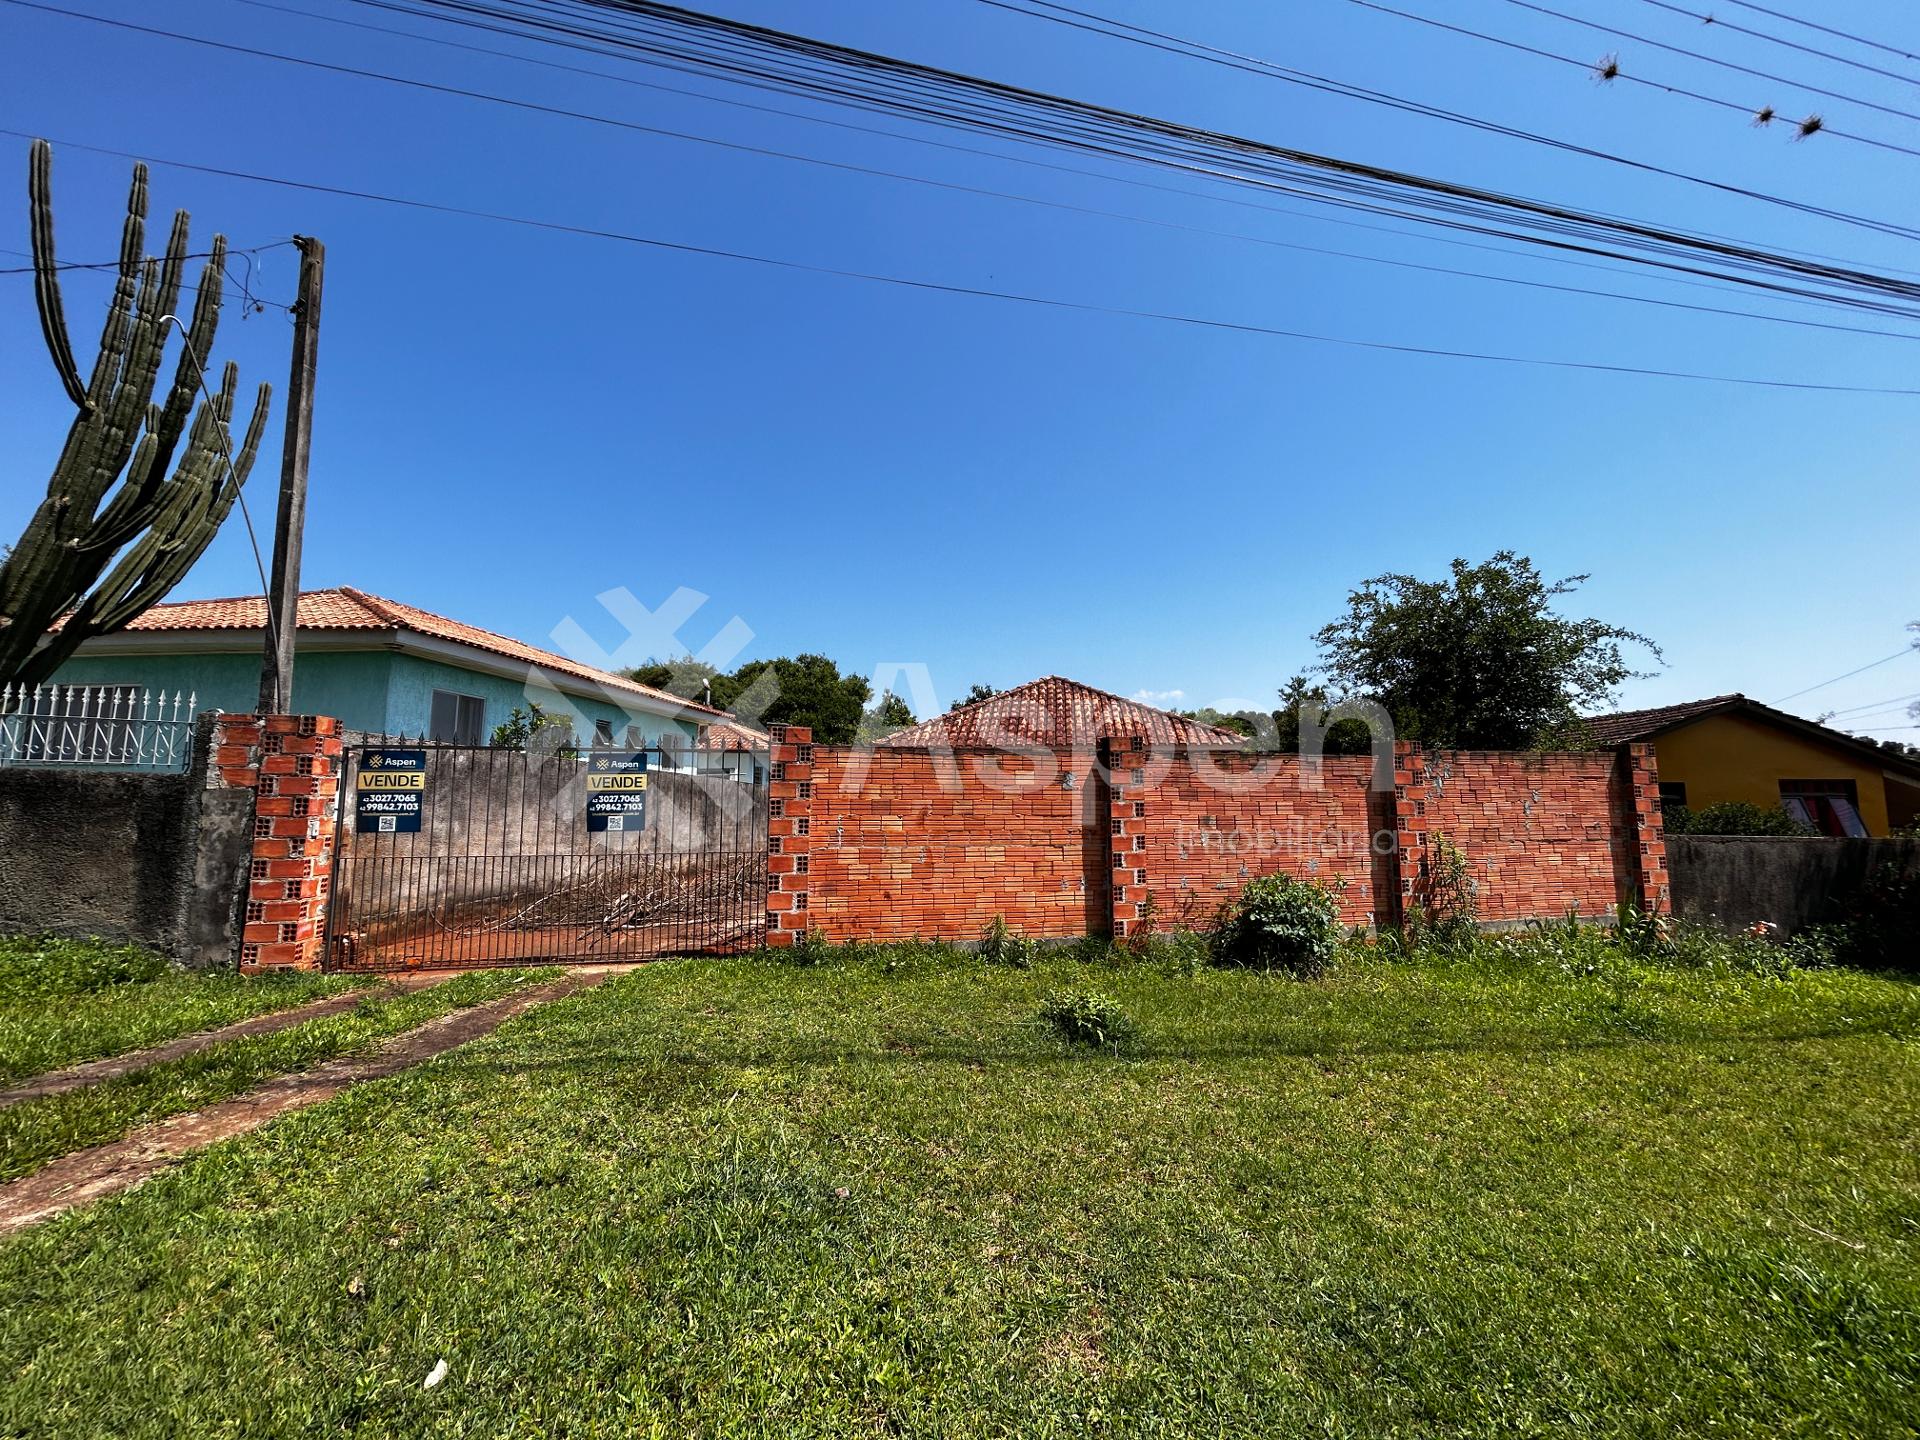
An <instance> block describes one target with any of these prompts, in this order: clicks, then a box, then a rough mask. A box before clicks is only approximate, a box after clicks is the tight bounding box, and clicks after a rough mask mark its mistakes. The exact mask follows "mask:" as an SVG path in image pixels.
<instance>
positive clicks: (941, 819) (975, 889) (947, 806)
mask: <svg viewBox="0 0 1920 1440" xmlns="http://www.w3.org/2000/svg"><path fill="white" fill-rule="evenodd" d="M1063 774H1065V775H1070V776H1071V777H1072V783H1071V785H1070V786H1065V785H1062V784H1061V776H1062V775H1063ZM812 778H813V792H812V798H811V803H812V812H811V817H810V818H811V827H810V828H811V831H812V834H811V837H810V849H809V851H808V861H809V866H808V868H809V875H808V886H807V905H808V910H807V914H808V916H809V919H810V924H811V926H812V927H813V928H817V929H819V930H821V931H823V932H824V933H825V934H826V935H827V936H828V937H829V938H830V939H834V940H849V939H906V938H909V937H915V936H919V937H926V938H930V939H949V940H976V939H978V938H979V937H980V933H981V931H982V930H984V929H985V928H986V927H987V926H988V925H989V924H990V923H991V922H992V920H993V918H994V916H996V915H999V916H1002V917H1004V918H1005V920H1006V922H1007V924H1008V926H1009V927H1010V928H1012V929H1014V930H1016V931H1018V932H1020V933H1021V934H1024V935H1030V936H1037V937H1045V938H1070V937H1075V936H1080V935H1086V934H1088V933H1095V934H1098V933H1102V932H1104V931H1105V930H1106V928H1107V924H1108V902H1107V890H1106V875H1105V865H1106V840H1105V836H1104V834H1103V833H1102V829H1101V826H1102V824H1103V822H1104V818H1105V806H1104V805H1103V804H1102V803H1101V800H1100V798H1099V788H1098V787H1099V777H1098V775H1097V774H1096V771H1095V766H1094V763H1093V757H1092V755H1090V754H1088V753H1086V752H1084V751H1082V752H1076V751H1072V750H1064V751H1049V752H1045V754H1044V755H1037V754H1021V755H999V754H993V753H988V752H974V751H959V752H945V751H928V750H913V749H898V750H896V749H878V750H872V751H862V750H856V749H852V748H848V747H842V746H825V745H822V746H816V747H815V749H814V767H813V772H812ZM776 823H777V822H776Z"/></svg>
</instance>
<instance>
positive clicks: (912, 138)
mask: <svg viewBox="0 0 1920 1440" xmlns="http://www.w3.org/2000/svg"><path fill="white" fill-rule="evenodd" d="M237 3H239V4H242V5H248V6H251V7H253V8H255V9H259V10H271V11H274V12H277V13H278V14H282V15H293V16H297V17H299V18H300V19H303V20H319V21H324V22H325V23H327V24H330V25H342V26H346V27H349V28H351V29H355V30H365V31H369V32H371V33H373V34H377V35H393V36H398V37H400V38H403V39H407V40H415V41H418V42H420V43H422V44H427V45H438V46H442V47H444V48H447V49H452V50H462V51H466V52H468V53H471V54H476V55H488V56H492V57H493V58H495V59H501V60H512V61H515V62H516V63H519V64H523V65H535V66H539V67H541V68H543V69H549V70H556V71H560V72H563V73H566V74H571V75H584V76H588V77H591V78H593V79H598V80H607V81H611V82H612V83H614V84H617V85H628V86H634V87H637V88H640V89H645V90H652V91H656V92H659V93H661V94H667V95H677V96H681V97H683V98H685V99H691V100H699V101H701V102H703V103H706V104H712V105H723V106H729V107H732V108H735V109H740V110H748V111H753V112H755V113H758V114H762V115H777V116H780V117H781V118H783V119H788V120H798V121H801V122H803V123H805V124H809V125H824V126H829V127H831V128H833V129H838V130H846V131H851V132H853V133H855V134H861V135H877V136H880V137H882V138H885V139H888V140H900V141H904V142H906V143H908V144H913V145H923V146H928V147H931V148H933V149H936V150H946V151H950V152H953V153H956V154H961V155H977V156H982V157H984V158H986V159H990V160H997V161H1003V162H1005V163H1007V164H1011V165H1024V166H1029V167H1032V168H1035V169H1040V170H1047V171H1052V172H1054V173H1056V174H1063V175H1077V176H1080V177H1082V178H1085V179H1091V180H1099V181H1103V182H1107V183H1111V184H1116V185H1127V186H1130V187H1133V188H1135V189H1141V190H1152V191H1157V192H1159V193H1160V194H1163V195H1178V196H1182V197H1185V198H1187V199H1192V200H1201V201H1205V202H1207V203H1209V204H1218V205H1232V206H1235V207H1237V208H1240V209H1244V210H1254V211H1258V212H1261V213H1263V214H1268V215H1285V216H1289V217H1291V218H1293V219H1299V220H1310V221H1312V222H1313V223H1315V224H1318V225H1337V226H1340V227H1341V228H1343V229H1349V230H1364V231H1368V232H1370V233H1373V234H1377V235H1394V236H1399V237H1401V238H1404V239H1409V240H1415V241H1419V242H1421V243H1425V244H1432V245H1447V246H1452V247H1455V248H1458V249H1465V250H1479V251H1483V252H1485V253H1487V254H1492V255H1505V256H1516V257H1517V256H1519V254H1520V252H1517V251H1513V250H1509V249H1505V248H1503V247H1501V246H1496V245H1485V244H1481V243H1479V242H1478V241H1473V240H1462V239H1459V238H1458V237H1455V236H1449V235H1424V234H1420V233H1418V232H1416V231H1412V230H1403V229H1399V228H1396V227H1394V226H1390V225H1369V224H1367V223H1366V222H1365V221H1360V220H1344V219H1341V218H1339V217H1338V216H1333V215H1315V214H1312V213H1310V212H1308V211H1305V210H1295V209H1291V208H1289V207H1287V206H1284V205H1268V204H1262V203H1261V202H1259V201H1256V200H1248V199H1245V198H1243V197H1240V196H1236V195H1220V194H1210V193H1208V192H1206V191H1201V190H1186V189H1182V188H1181V187H1179V186H1175V185H1162V184H1158V183H1156V182H1154V181H1151V180H1142V179H1138V178H1136V177H1133V176H1128V175H1116V174H1112V173H1110V172H1105V171H1100V170H1089V169H1085V168H1083V167H1081V166H1076V165H1062V164H1059V163H1058V162H1055V161H1049V160H1041V159H1038V158H1036V157H1034V156H1030V155H1013V154H1008V153H1007V152H1005V151H1001V150H984V149H981V148H980V147H978V146H974V145H958V144H954V143H953V142H951V141H945V140H936V139H934V138H933V137H931V136H927V135H912V134H908V133H906V132H904V131H899V130H886V129H882V128H880V127H878V126H874V125H857V124H854V123H852V122H850V121H845V120H835V119H833V118H832V117H830V116H826V115H809V114H806V113H804V112H802V111H798V110H786V109H782V108H781V107H779V106H777V105H758V104H755V103H753V102H752V101H748V100H739V99H734V98H732V97H729V96H725V95H713V94H708V93H707V92H705V91H700V90H689V89H686V88H685V87H683V86H677V85H665V84H662V83H660V82H659V81H654V80H641V79H638V78H636V77H634V76H631V75H614V74H609V73H608V72H606V71H604V70H590V69H587V68H586V67H584V66H579V65H566V64H561V63H559V62H557V61H553V60H542V59H540V58H539V57H538V56H534V55H523V54H520V53H519V52H517V51H512V50H499V49H495V48H493V47H491V46H486V45H470V44H466V43H463V42H461V41H458V40H450V39H447V38H446V37H444V36H438V35H422V34H420V33H418V32H417V31H413V30H399V29H395V28H393V27H392V26H387V25H373V24H369V23H367V22H366V21H362V20H349V19H346V18H345V17H344V16H338V15H320V14H315V13H312V12H310V11H306V10H300V9H296V8H294V7H291V6H287V5H276V4H273V3H271V0H237ZM355 3H360V4H366V5H372V6H374V7H375V8H379V9H395V8H396V7H394V6H391V5H387V4H385V3H383V0H355ZM399 13H403V14H408V15H413V14H414V13H415V12H413V11H411V10H402V11H399ZM418 18H420V19H429V18H433V17H428V16H424V15H422V16H419V17H418ZM448 23H462V24H464V23H467V22H463V21H450V22H448ZM471 28H476V29H480V30H483V31H486V32H489V33H498V34H507V33H513V32H509V31H507V30H506V29H505V28H504V27H498V26H492V25H479V24H474V25H473V26H472V27H471ZM541 38H542V39H543V41H544V43H547V44H550V45H554V46H556V47H559V48H563V49H569V50H577V51H580V52H581V53H584V54H589V55H595V56H599V57H601V58H603V59H607V60H613V61H616V62H618V61H623V60H630V59H631V58H632V57H628V56H620V55H610V54H608V53H607V52H606V51H604V50H601V49H599V48H598V47H596V46H592V45H586V44H579V43H574V42H570V41H567V40H564V39H559V38H555V37H541ZM1116 38H1118V37H1116ZM1194 58H1199V57H1194ZM1576 63H1577V62H1576ZM1006 198H1020V199H1027V200H1031V201H1033V203H1055V202H1041V201H1038V200H1034V199H1033V197H1011V196H1010V197H1006ZM1062 208H1077V207H1062ZM1091 213H1103V212H1091ZM1115 218H1126V219H1131V220H1135V221H1137V222H1139V223H1143V224H1157V223H1161V222H1157V221H1148V220H1146V219H1144V218H1143V217H1140V216H1125V217H1119V216H1116V217H1115ZM1203 233H1207V234H1215V235H1226V234H1228V232H1224V231H1206V232H1203ZM1231 238H1240V239H1249V240H1255V239H1258V237H1253V236H1233V237H1231ZM1722 238H1724V237H1722ZM1259 243H1266V244H1278V243H1280V242H1277V241H1266V240H1261V241H1260V242H1259ZM1303 248H1305V247H1303ZM1324 253H1328V254H1340V255H1348V257H1349V258H1352V259H1370V260H1381V257H1378V256H1366V255H1358V254H1349V252H1345V251H1327V252H1324ZM1787 253H1796V254H1806V253H1807V252H1801V251H1793V252H1787ZM1524 258H1528V259H1534V260H1541V261H1545V262H1547V263H1549V264H1554V265H1563V266H1571V267H1573V268H1575V269H1580V270H1598V271H1600V272H1601V273H1602V274H1615V273H1618V272H1617V270H1616V269H1615V267H1613V266H1611V265H1600V264H1595V263H1593V262H1592V261H1586V260H1576V259H1573V258H1572V257H1570V256H1566V255H1554V254H1539V255H1531V256H1526V257H1524ZM1810 258H1813V259H1824V260H1831V259H1833V257H1832V256H1826V255H1817V254H1816V255H1812V256H1810ZM1381 263H1386V264H1392V263H1396V262H1393V261H1386V260H1381ZM1448 273H1461V274H1472V273H1474V272H1465V271H1463V272H1448ZM1896 273H1902V272H1896ZM1482 278H1486V279H1510V278H1511V277H1500V276H1484V277H1482ZM1642 278H1643V279H1648V280H1656V281H1661V282H1664V283H1667V284H1672V285H1683V286H1686V287H1688V288H1689V289H1714V288H1716V287H1714V286H1712V285H1710V284H1707V283H1706V282H1703V281H1698V280H1687V279H1683V278H1681V277H1679V276H1675V275H1648V276H1643V277H1642ZM1514 283H1526V282H1520V281H1516V282H1514ZM1595 293H1605V292H1595ZM1620 298H1622V299H1634V298H1643V297H1632V296H1622V297H1620ZM1778 298H1779V299H1780V300H1781V301H1782V302H1783V303H1788V304H1799V305H1805V304H1816V303H1819V302H1815V301H1808V300H1799V299H1794V298H1792V297H1788V296H1781V297H1778ZM1738 313H1746V312H1738ZM1868 333H1875V334H1878V333H1886V332H1878V331H1874V332H1868Z"/></svg>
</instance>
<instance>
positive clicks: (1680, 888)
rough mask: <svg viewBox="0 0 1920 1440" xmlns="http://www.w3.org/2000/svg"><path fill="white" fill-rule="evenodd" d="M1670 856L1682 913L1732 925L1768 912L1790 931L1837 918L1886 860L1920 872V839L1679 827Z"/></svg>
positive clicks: (1746, 922) (1676, 906) (1731, 927)
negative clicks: (1694, 831)
mask: <svg viewBox="0 0 1920 1440" xmlns="http://www.w3.org/2000/svg"><path fill="white" fill-rule="evenodd" d="M1667 862H1668V866H1669V868H1670V869H1671V871H1672V878H1673V912H1674V914H1675V915H1677V916H1679V917H1680V918H1682V919H1685V920H1695V921H1699V922H1700V923H1702V924H1716V923H1717V924H1719V925H1722V926H1724V927H1726V928H1727V929H1729V930H1740V929H1745V928H1746V927H1747V926H1749V925H1753V924H1755V923H1757V922H1759V921H1762V920H1765V921H1770V922H1771V923H1773V924H1775V925H1778V926H1779V927H1780V928H1781V930H1783V931H1784V932H1786V933H1787V934H1792V933H1793V932H1795V931H1796V930H1804V929H1805V928H1806V927H1807V926H1809V925H1818V924H1821V923H1822V922H1824V921H1828V920H1833V919H1835V918H1837V917H1838V916H1839V914H1840V912H1841V911H1842V909H1843V908H1844V907H1845V905H1846V902H1847V901H1848V900H1849V899H1850V898H1851V897H1852V896H1853V894H1854V893H1855V892H1856V891H1858V890H1859V889H1860V887H1861V886H1862V885H1864V884H1866V883H1867V881H1868V880H1870V879H1871V878H1872V877H1873V876H1874V875H1875V874H1876V873H1877V872H1878V871H1879V870H1880V869H1881V868H1882V867H1883V866H1891V867H1893V868H1894V869H1895V870H1897V871H1899V872H1902V873H1905V874H1914V873H1917V872H1920V840H1878V839H1876V840H1801V839H1789V838H1784V837H1777V836H1758V835H1754V836H1749V835H1675V836H1674V837H1672V838H1671V839H1669V840H1668V841H1667Z"/></svg>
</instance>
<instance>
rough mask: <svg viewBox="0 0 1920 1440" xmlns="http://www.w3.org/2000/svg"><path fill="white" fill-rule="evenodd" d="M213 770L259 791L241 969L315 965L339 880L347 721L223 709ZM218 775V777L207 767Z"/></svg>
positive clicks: (231, 783) (234, 784)
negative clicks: (337, 846) (337, 845)
mask: <svg viewBox="0 0 1920 1440" xmlns="http://www.w3.org/2000/svg"><path fill="white" fill-rule="evenodd" d="M215 727H216V733H215V736H214V746H215V748H214V763H213V766H212V773H214V774H217V775H218V776H219V783H221V784H223V785H225V786H228V787H231V788H238V789H249V790H252V791H253V853H252V864H251V868H250V870H249V872H248V877H247V894H246V912H245V916H244V921H243V924H242V927H241V932H240V968H241V970H242V971H243V972H249V973H250V972H253V971H257V970H317V969H319V968H320V966H321V965H322V964H323V963H324V961H325V959H326V955H325V949H326V933H327V896H328V894H329V892H330V891H331V890H332V888H333V839H334V824H335V815H334V809H335V806H336V805H337V803H338V801H339V796H340V763H341V762H340V753H341V744H340V722H339V721H338V720H335V719H333V718H331V717H329V716H325V715H266V716H259V715H222V716H220V717H219V719H218V720H217V721H216V722H215ZM210 778H211V776H210Z"/></svg>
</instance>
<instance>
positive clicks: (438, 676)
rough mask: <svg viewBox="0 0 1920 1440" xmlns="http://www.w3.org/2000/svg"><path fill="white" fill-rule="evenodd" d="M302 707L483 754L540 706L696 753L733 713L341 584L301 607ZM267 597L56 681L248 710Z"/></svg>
mask: <svg viewBox="0 0 1920 1440" xmlns="http://www.w3.org/2000/svg"><path fill="white" fill-rule="evenodd" d="M299 620H300V623H299V630H298V632H297V634H296V636H295V639H294V653H295V667H294V682H293V708H294V710H295V712H297V713H299V714H304V715H332V716H335V717H336V718H338V719H339V720H340V722H341V724H342V725H344V726H345V727H346V728H347V729H348V730H358V731H365V732H368V733H370V734H376V735H393V736H399V735H406V736H416V735H424V736H425V737H427V738H428V739H429V740H435V741H442V742H446V743H449V744H456V745H485V744H486V743H487V742H488V740H489V738H490V737H491V736H492V734H493V729H494V727H495V726H496V725H498V724H500V723H501V722H502V721H504V720H506V719H507V718H508V716H509V714H510V712H512V711H513V710H514V709H516V708H518V709H521V710H525V709H527V707H528V705H529V704H530V703H538V704H539V705H540V706H541V708H542V709H543V710H545V711H547V712H548V713H550V714H557V715H564V716H567V717H569V718H570V719H571V720H572V722H573V727H574V735H575V738H576V739H577V740H578V741H579V743H581V744H582V745H593V744H600V745H621V746H630V747H632V748H634V749H639V748H641V747H642V746H661V747H662V748H664V749H666V750H668V751H670V752H675V753H679V754H682V755H689V756H690V755H691V754H692V752H693V747H694V743H695V741H696V740H697V739H698V738H699V736H700V732H701V731H702V729H703V728H705V727H706V726H707V725H708V724H710V723H712V722H714V721H719V720H724V719H726V718H728V717H727V716H726V712H724V711H721V710H715V709H712V708H710V707H708V706H705V705H701V704H698V703H696V702H694V701H690V700H682V699H681V698H680V697H679V696H677V695H672V694H669V693H667V692H666V691H664V690H655V689H653V688H652V687H650V686H646V685H640V684H636V683H635V682H634V681H632V680H628V679H625V678H624V677H622V676H619V675H613V674H609V673H608V672H606V671H604V670H596V669H594V668H593V667H591V666H588V665H582V664H581V663H580V662H578V661H576V660H569V659H567V658H566V657H565V656H563V655H556V654H554V653H552V652H551V651H547V650H541V649H537V648H536V647H534V646H532V645H527V644H523V643H522V642H520V641H518V640H513V639H510V638H508V637H507V636H505V635H496V634H494V633H493V632H492V631H490V630H482V629H479V628H478V627H476V626H473V625H464V624H462V623H461V622H459V621H457V620H449V619H448V618H447V617H445V616H444V615H436V614H434V613H433V612H432V611H430V610H421V609H419V608H417V607H415V606H412V605H403V604H401V603H400V602H398V601H396V600H385V599H382V598H381V597H380V596H378V595H369V594H367V593H366V592H365V591H363V590H353V589H349V588H346V587H341V588H340V589H336V590H316V591H311V592H309V593H306V594H303V595H302V596H301V597H300V610H299ZM265 624H266V600H265V599H264V598H263V597H261V596H259V595H254V596H248V597H243V598H240V599H232V600H189V601H185V602H183V603H176V604H163V605H156V606H154V607H153V608H152V609H151V610H149V611H147V612H146V614H144V615H142V616H141V617H140V618H139V619H137V620H135V621H134V622H133V623H132V624H131V625H130V626H128V628H127V629H125V630H123V631H121V632H119V633H118V634H114V635H103V636H100V637H98V638H97V639H93V640H88V641H87V642H85V643H84V644H83V645H82V646H81V647H80V649H79V650H78V651H76V652H75V654H74V655H73V657H72V658H71V659H69V660H68V661H67V663H66V664H65V665H63V666H61V667H60V669H59V670H58V671H57V672H56V673H55V674H54V676H53V678H52V681H51V682H50V683H52V684H53V685H58V686H81V687H85V688H84V689H83V691H82V692H81V693H82V694H87V695H89V696H90V698H91V699H92V700H93V701H94V702H95V703H94V708H96V709H98V708H101V704H100V702H101V701H102V700H103V699H104V700H105V701H106V702H107V703H106V705H105V708H106V709H108V710H109V711H111V708H112V706H111V701H112V700H113V698H114V697H116V696H119V695H137V694H139V693H143V692H147V691H153V692H163V691H164V692H166V693H168V694H173V693H175V692H185V693H188V694H191V695H193V696H195V697H196V705H195V708H196V709H199V710H226V711H231V712H235V713H245V712H249V711H251V710H253V709H254V708H255V705H256V703H257V701H258V698H259V691H260V653H261V649H262V645H263V643H264V641H263V631H264V628H265Z"/></svg>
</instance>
